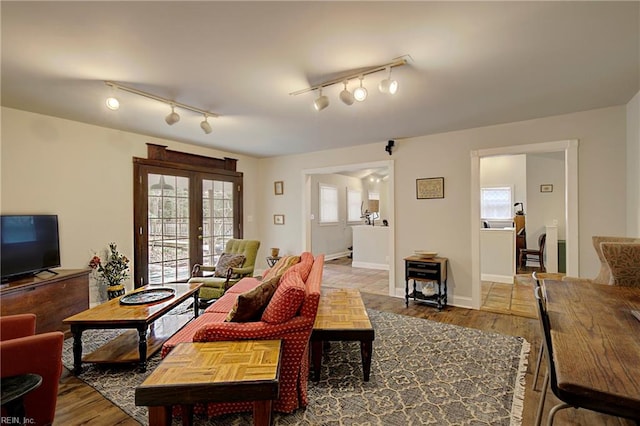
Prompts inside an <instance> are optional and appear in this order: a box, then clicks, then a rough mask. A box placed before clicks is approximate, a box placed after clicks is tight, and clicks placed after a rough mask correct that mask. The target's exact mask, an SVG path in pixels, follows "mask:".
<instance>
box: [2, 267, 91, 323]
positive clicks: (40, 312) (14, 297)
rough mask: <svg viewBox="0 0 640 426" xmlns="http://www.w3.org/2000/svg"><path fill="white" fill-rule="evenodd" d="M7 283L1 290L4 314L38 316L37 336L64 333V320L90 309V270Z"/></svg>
mask: <svg viewBox="0 0 640 426" xmlns="http://www.w3.org/2000/svg"><path fill="white" fill-rule="evenodd" d="M56 272H57V273H58V275H54V274H52V273H51V272H42V273H40V274H38V275H33V276H30V277H27V278H22V279H19V280H15V281H10V282H8V283H7V286H6V287H3V288H2V289H1V290H0V313H1V314H2V315H15V314H26V313H32V314H35V315H36V333H37V334H40V333H46V332H48V331H62V332H64V333H65V334H67V335H70V331H69V326H68V325H65V324H63V323H62V320H63V319H65V318H66V317H69V316H71V315H74V314H77V313H78V312H82V311H85V310H87V309H89V272H91V270H90V269H57V270H56Z"/></svg>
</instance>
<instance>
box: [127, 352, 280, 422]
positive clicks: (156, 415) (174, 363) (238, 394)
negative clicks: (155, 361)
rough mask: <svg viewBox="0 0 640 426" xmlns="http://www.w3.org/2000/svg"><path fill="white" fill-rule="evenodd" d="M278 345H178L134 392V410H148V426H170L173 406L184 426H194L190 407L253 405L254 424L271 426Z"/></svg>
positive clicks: (277, 393)
mask: <svg viewBox="0 0 640 426" xmlns="http://www.w3.org/2000/svg"><path fill="white" fill-rule="evenodd" d="M281 348H282V341H281V340H238V341H230V342H206V343H200V342H195V343H180V344H178V345H176V347H175V348H173V350H172V351H171V352H170V353H169V355H167V357H166V358H165V359H163V360H162V362H161V363H160V364H159V365H158V367H156V369H155V370H154V371H153V373H151V375H150V376H149V377H147V379H146V380H145V381H144V382H143V383H142V384H141V385H140V386H138V387H137V388H136V392H135V403H136V405H146V406H148V407H149V424H150V425H154V426H155V425H162V426H163V425H170V424H171V407H172V405H181V406H182V424H183V425H191V424H192V423H193V404H196V403H207V402H233V401H253V424H254V425H261V426H262V425H264V426H267V425H270V424H271V404H272V401H273V400H275V399H278V395H279V392H280V383H279V379H280V357H281Z"/></svg>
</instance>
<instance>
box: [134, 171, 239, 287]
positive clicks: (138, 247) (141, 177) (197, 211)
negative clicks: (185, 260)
mask: <svg viewBox="0 0 640 426" xmlns="http://www.w3.org/2000/svg"><path fill="white" fill-rule="evenodd" d="M149 174H160V175H172V176H182V177H187V178H189V194H190V196H189V217H190V220H189V241H190V243H189V246H190V247H191V248H192V249H191V250H190V256H189V257H190V264H191V265H193V264H195V263H201V262H202V257H203V251H202V244H201V242H200V241H201V240H200V239H199V238H198V236H199V235H201V229H202V228H201V227H202V226H203V221H202V181H203V180H207V179H208V180H218V181H227V182H233V184H234V187H235V189H236V194H235V195H236V196H235V197H234V203H233V204H234V206H233V209H234V224H233V232H234V235H233V237H234V238H242V237H243V230H242V223H243V202H242V198H243V197H242V194H243V188H242V186H243V185H242V177H243V175H242V173H241V172H236V171H231V170H226V169H219V168H210V167H205V166H201V165H193V164H186V163H177V162H171V161H162V160H155V159H144V158H134V159H133V179H134V185H133V187H134V191H133V192H134V193H133V208H134V214H133V216H134V220H133V221H134V227H133V231H134V273H133V275H134V277H133V278H134V287H135V288H138V287H141V286H143V285H146V284H147V277H148V276H149V237H148V223H149V221H148V217H147V216H148V211H149V205H148V195H149V194H148V188H149V182H148V176H149Z"/></svg>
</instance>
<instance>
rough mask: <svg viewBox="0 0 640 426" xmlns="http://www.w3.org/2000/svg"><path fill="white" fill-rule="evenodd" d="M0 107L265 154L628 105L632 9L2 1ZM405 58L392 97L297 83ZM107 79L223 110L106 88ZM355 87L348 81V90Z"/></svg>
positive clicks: (636, 10) (633, 50)
mask: <svg viewBox="0 0 640 426" xmlns="http://www.w3.org/2000/svg"><path fill="white" fill-rule="evenodd" d="M1 14H2V27H1V31H2V64H1V67H2V68H1V71H2V86H1V89H2V105H3V106H6V107H11V108H17V109H22V110H27V111H33V112H36V113H42V114H47V115H52V116H57V117H62V118H67V119H70V120H76V121H80V122H86V123H91V124H95V125H99V126H104V127H110V128H115V129H121V130H126V131H131V132H136V133H141V134H145V135H149V136H151V137H158V138H167V139H173V140H178V141H182V142H186V143H191V144H196V145H201V146H210V147H213V148H216V149H221V150H224V151H230V152H235V153H242V154H248V155H254V156H258V157H263V156H264V157H268V156H274V155H282V154H288V153H302V152H309V151H317V150H324V149H332V148H338V147H346V146H351V145H358V144H366V143H372V142H380V141H385V142H386V140H388V139H401V138H405V137H412V136H420V135H426V134H432V133H439V132H444V131H450V130H458V129H465V128H472V127H478V126H485V125H491V124H499V123H507V122H513V121H519V120H526V119H531V118H537V117H545V116H550V115H557V114H563V113H569V112H575V111H583V110H589V109H594V108H600V107H606V106H612V105H622V104H625V103H627V102H628V101H629V100H630V99H631V98H632V97H633V95H634V94H636V93H637V92H638V90H639V89H640V71H639V67H640V65H639V63H640V2H638V1H631V2H294V1H291V2H268V1H261V2H206V1H205V2H166V1H160V2H135V1H128V2H10V1H2V2H1ZM405 54H407V55H410V56H411V58H412V60H411V61H410V63H409V64H408V65H405V66H402V67H398V68H394V69H393V76H394V78H396V79H397V80H398V81H399V83H400V90H399V92H398V94H396V95H395V96H393V97H390V96H389V95H383V94H381V93H379V92H378V91H377V89H376V87H377V84H378V82H379V80H380V79H382V78H383V77H384V73H378V74H374V75H371V76H370V77H367V78H365V80H364V84H365V87H367V88H368V89H369V99H367V100H366V101H365V102H363V103H356V104H354V105H352V106H346V105H344V104H342V103H341V102H340V101H339V99H338V93H339V91H340V90H342V85H340V84H339V85H336V86H332V87H331V88H327V89H325V91H324V94H325V95H328V96H329V98H330V101H331V105H330V106H329V107H328V108H327V109H325V110H323V111H321V112H316V111H315V110H313V109H312V107H311V103H312V101H313V99H314V98H315V97H316V95H315V94H314V93H306V94H302V95H298V96H290V95H289V93H290V92H294V91H296V90H299V89H303V88H305V87H308V86H311V85H316V84H319V83H321V82H323V81H325V80H328V79H332V78H336V77H340V76H344V75H346V74H350V73H351V72H352V71H353V70H357V69H360V68H363V67H370V66H375V65H378V64H382V63H386V62H389V61H391V60H392V59H394V58H396V57H398V56H401V55H405ZM105 80H112V81H116V82H119V83H122V84H124V85H127V86H131V87H134V88H136V89H139V90H143V91H147V92H151V93H153V94H155V95H158V96H161V97H164V98H169V99H173V100H175V101H178V102H182V103H185V104H189V105H193V106H196V107H199V108H202V109H206V110H211V111H213V112H216V113H218V114H220V115H221V117H220V118H217V119H210V120H209V121H210V123H211V124H212V126H213V133H211V134H210V135H205V134H204V133H203V132H202V130H201V129H200V127H199V122H200V121H201V120H202V116H198V115H196V114H194V113H190V112H188V111H181V110H178V112H179V113H180V114H181V116H182V120H181V121H180V122H179V123H177V124H175V125H174V126H168V125H167V124H166V123H165V122H164V117H165V115H167V114H168V113H169V112H170V110H169V107H168V106H166V105H164V104H162V103H159V102H155V101H152V100H148V99H145V98H141V97H137V96H135V95H131V94H127V93H121V92H120V93H117V96H118V98H119V99H120V102H121V108H120V110H119V111H117V112H113V111H109V110H107V109H106V108H105V107H104V99H105V98H106V96H108V95H109V94H110V92H111V89H110V88H109V87H107V86H106V85H105V84H104V81H105ZM356 83H357V81H353V82H352V83H351V84H350V87H351V88H353V87H355V85H356Z"/></svg>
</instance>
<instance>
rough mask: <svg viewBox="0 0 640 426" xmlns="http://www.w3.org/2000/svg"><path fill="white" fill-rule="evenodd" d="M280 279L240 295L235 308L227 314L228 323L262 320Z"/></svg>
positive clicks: (274, 279) (263, 283)
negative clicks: (261, 317)
mask: <svg viewBox="0 0 640 426" xmlns="http://www.w3.org/2000/svg"><path fill="white" fill-rule="evenodd" d="M279 278H280V277H273V278H271V279H270V280H268V281H263V282H262V283H260V285H258V286H256V287H255V288H253V289H251V290H249V291H245V292H244V293H240V294H239V295H238V297H236V302H235V303H234V305H233V308H231V310H230V311H229V313H228V314H227V318H226V319H225V321H226V322H246V321H251V320H255V319H258V318H260V316H261V315H262V312H263V311H264V308H265V307H266V306H267V304H268V303H269V301H270V300H271V297H272V296H273V294H274V293H275V291H276V289H277V288H278V281H279Z"/></svg>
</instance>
